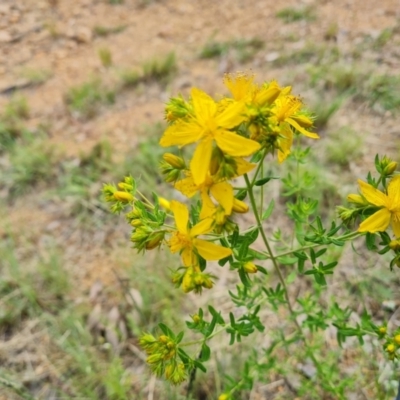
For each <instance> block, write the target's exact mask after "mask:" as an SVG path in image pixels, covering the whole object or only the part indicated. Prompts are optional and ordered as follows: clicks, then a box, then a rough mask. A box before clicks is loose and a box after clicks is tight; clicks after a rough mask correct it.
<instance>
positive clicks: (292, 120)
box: [285, 118, 319, 139]
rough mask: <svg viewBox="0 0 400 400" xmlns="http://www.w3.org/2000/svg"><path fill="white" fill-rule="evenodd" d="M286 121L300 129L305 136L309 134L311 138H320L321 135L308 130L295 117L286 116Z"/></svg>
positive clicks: (297, 129)
mask: <svg viewBox="0 0 400 400" xmlns="http://www.w3.org/2000/svg"><path fill="white" fill-rule="evenodd" d="M285 121H286V122H288V123H289V124H290V125H292V126H293V128H295V129H296V131H299V132H300V133H302V134H303V135H304V136H307V137H309V138H311V139H319V136H318V134H317V133H314V132H308V131H306V130H305V129H304V128H303V127H302V126H300V125H299V124H298V123H297V122H296V121H295V120H294V119H292V118H286V120H285Z"/></svg>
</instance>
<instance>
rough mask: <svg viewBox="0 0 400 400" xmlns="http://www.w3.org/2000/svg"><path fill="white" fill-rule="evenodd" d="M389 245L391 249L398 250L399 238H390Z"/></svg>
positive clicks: (399, 247)
mask: <svg viewBox="0 0 400 400" xmlns="http://www.w3.org/2000/svg"><path fill="white" fill-rule="evenodd" d="M389 247H390V248H391V249H392V250H394V251H396V250H400V239H397V240H392V241H391V242H390V243H389Z"/></svg>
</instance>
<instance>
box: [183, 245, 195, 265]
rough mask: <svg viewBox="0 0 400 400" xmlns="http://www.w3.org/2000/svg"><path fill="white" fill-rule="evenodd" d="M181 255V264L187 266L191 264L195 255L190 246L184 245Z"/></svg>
mask: <svg viewBox="0 0 400 400" xmlns="http://www.w3.org/2000/svg"><path fill="white" fill-rule="evenodd" d="M181 257H182V262H183V265H184V266H186V267H189V266H191V265H193V263H194V259H195V257H196V255H195V254H193V251H192V249H191V248H190V247H185V248H184V249H183V251H182V253H181Z"/></svg>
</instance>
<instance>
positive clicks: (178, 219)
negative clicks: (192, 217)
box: [170, 200, 189, 235]
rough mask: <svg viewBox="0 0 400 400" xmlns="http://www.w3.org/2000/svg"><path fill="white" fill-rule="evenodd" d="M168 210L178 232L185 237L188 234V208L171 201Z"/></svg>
mask: <svg viewBox="0 0 400 400" xmlns="http://www.w3.org/2000/svg"><path fill="white" fill-rule="evenodd" d="M170 208H171V211H172V212H173V213H174V218H175V223H176V227H177V228H178V231H179V232H180V233H183V234H185V235H186V234H187V233H188V229H187V224H188V222H189V210H188V208H187V207H186V206H185V205H184V204H182V203H180V202H179V201H176V200H171V202H170Z"/></svg>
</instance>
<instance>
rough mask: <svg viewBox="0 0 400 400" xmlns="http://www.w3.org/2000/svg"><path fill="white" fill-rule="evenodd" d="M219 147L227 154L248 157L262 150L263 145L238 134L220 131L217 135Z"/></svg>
mask: <svg viewBox="0 0 400 400" xmlns="http://www.w3.org/2000/svg"><path fill="white" fill-rule="evenodd" d="M215 141H216V142H217V145H218V147H219V148H220V149H221V150H222V151H223V152H224V153H226V154H229V155H231V156H237V157H246V156H249V155H251V154H253V153H255V152H256V151H257V150H259V149H260V147H261V145H260V144H259V143H257V142H255V141H254V140H251V139H247V138H244V137H243V136H239V135H237V134H236V133H233V132H229V131H226V130H219V131H218V134H217V135H215Z"/></svg>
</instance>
